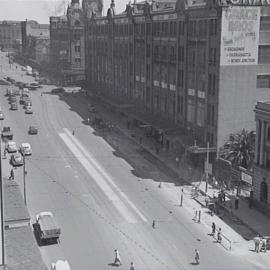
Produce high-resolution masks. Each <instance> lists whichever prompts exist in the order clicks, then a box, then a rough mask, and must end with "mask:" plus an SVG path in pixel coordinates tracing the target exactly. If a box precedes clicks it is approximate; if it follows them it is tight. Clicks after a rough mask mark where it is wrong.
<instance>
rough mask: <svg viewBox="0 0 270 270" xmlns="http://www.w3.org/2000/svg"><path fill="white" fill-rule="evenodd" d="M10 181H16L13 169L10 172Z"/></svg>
mask: <svg viewBox="0 0 270 270" xmlns="http://www.w3.org/2000/svg"><path fill="white" fill-rule="evenodd" d="M9 180H14V171H13V169H11V170H10V177H9Z"/></svg>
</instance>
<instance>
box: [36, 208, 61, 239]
mask: <svg viewBox="0 0 270 270" xmlns="http://www.w3.org/2000/svg"><path fill="white" fill-rule="evenodd" d="M34 229H35V233H36V235H37V237H38V240H39V243H40V244H43V243H48V242H50V241H56V242H58V240H59V237H60V234H61V229H60V227H59V226H58V224H57V223H56V220H55V218H54V216H53V214H52V212H49V211H46V212H40V213H39V214H37V215H36V224H35V226H34Z"/></svg>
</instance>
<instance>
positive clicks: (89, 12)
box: [82, 0, 103, 18]
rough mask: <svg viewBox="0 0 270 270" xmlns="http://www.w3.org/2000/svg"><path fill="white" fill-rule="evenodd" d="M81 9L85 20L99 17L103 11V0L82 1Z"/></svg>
mask: <svg viewBox="0 0 270 270" xmlns="http://www.w3.org/2000/svg"><path fill="white" fill-rule="evenodd" d="M82 8H83V11H84V14H86V16H87V18H91V17H92V16H93V15H94V16H101V15H102V9H103V0H82Z"/></svg>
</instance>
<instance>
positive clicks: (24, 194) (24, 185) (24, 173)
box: [22, 151, 27, 205]
mask: <svg viewBox="0 0 270 270" xmlns="http://www.w3.org/2000/svg"><path fill="white" fill-rule="evenodd" d="M22 152H23V151H22ZM25 175H26V171H25V155H24V152H23V198H24V204H25V205H27V201H26V183H25Z"/></svg>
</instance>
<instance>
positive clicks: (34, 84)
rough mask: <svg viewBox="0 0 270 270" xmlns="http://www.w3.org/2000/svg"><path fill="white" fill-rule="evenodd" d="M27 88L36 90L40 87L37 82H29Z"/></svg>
mask: <svg viewBox="0 0 270 270" xmlns="http://www.w3.org/2000/svg"><path fill="white" fill-rule="evenodd" d="M28 88H29V90H36V89H38V88H40V84H39V83H31V84H30V85H29V86H28Z"/></svg>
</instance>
